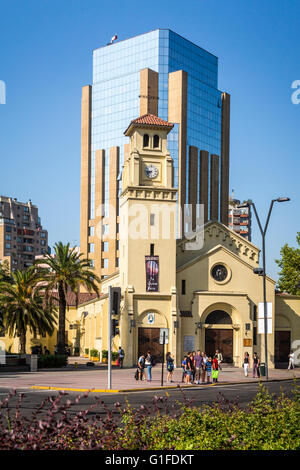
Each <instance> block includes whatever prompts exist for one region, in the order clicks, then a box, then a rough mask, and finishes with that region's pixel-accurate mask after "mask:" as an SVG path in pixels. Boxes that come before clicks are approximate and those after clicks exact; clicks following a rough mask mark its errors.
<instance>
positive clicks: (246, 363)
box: [243, 352, 250, 377]
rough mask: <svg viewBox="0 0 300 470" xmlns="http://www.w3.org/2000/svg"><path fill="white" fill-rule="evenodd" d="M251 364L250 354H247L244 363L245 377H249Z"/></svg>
mask: <svg viewBox="0 0 300 470" xmlns="http://www.w3.org/2000/svg"><path fill="white" fill-rule="evenodd" d="M249 362H250V358H249V353H248V352H245V354H244V363H243V367H244V374H245V377H248V369H249Z"/></svg>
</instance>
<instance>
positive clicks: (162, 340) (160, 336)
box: [159, 328, 169, 344]
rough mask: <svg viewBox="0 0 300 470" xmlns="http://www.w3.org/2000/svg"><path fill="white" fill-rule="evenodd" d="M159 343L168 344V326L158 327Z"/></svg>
mask: <svg viewBox="0 0 300 470" xmlns="http://www.w3.org/2000/svg"><path fill="white" fill-rule="evenodd" d="M164 333H165V343H164ZM159 344H169V328H160V332H159Z"/></svg>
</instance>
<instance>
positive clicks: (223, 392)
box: [0, 380, 300, 417]
mask: <svg viewBox="0 0 300 470" xmlns="http://www.w3.org/2000/svg"><path fill="white" fill-rule="evenodd" d="M297 383H298V384H300V380H298V381H297ZM265 385H266V387H267V388H268V390H269V391H270V393H274V394H279V393H280V392H281V390H283V391H284V392H285V393H287V394H290V392H291V390H292V389H293V387H294V382H293V381H292V380H291V381H282V382H280V381H278V382H270V383H268V384H265ZM257 390H258V384H256V383H249V384H232V385H219V386H217V387H215V386H214V387H211V386H210V387H207V386H203V388H201V389H199V388H197V389H195V388H194V389H193V387H192V386H191V388H190V389H188V390H185V391H184V394H185V396H186V398H187V399H188V400H192V404H193V405H194V406H199V405H201V404H204V403H213V402H216V401H218V400H219V399H220V398H221V396H224V397H225V398H226V399H228V400H230V401H233V400H234V399H237V397H238V403H239V404H240V405H241V406H246V405H247V404H248V403H249V402H250V401H251V400H252V399H253V397H254V396H255V394H256V392H257ZM8 391H9V390H8V389H7V388H0V400H1V401H3V399H5V397H6V396H7V394H8ZM21 392H22V393H24V398H23V401H22V413H23V414H24V415H25V416H27V417H30V416H31V414H32V412H33V411H34V410H36V409H37V407H38V406H39V405H40V403H41V401H42V400H43V399H45V398H46V397H47V396H49V395H50V396H57V395H58V393H59V392H55V391H51V392H49V391H40V390H34V391H31V390H28V389H26V390H25V389H23V390H22V389H17V396H18V395H19V394H20V393H21ZM166 393H167V394H168V396H169V402H170V404H175V407H176V408H178V407H179V404H178V403H182V402H183V401H184V399H183V395H182V392H180V390H168V391H140V392H131V393H119V394H114V393H112V394H110V393H109V394H108V393H107V394H94V393H90V394H89V395H88V397H86V398H83V399H82V400H81V401H80V403H79V404H77V405H75V406H74V407H72V412H78V411H81V410H85V409H86V408H87V407H88V406H89V405H91V404H93V403H95V396H97V397H100V398H101V400H102V401H103V402H104V403H105V405H106V406H107V407H108V408H109V409H113V410H114V409H115V407H114V403H116V402H120V403H121V405H124V404H125V403H126V400H127V401H128V402H129V403H130V404H131V405H132V406H134V407H139V406H141V405H145V404H151V403H152V402H153V398H154V397H155V396H159V397H165V396H166ZM77 396H78V393H75V392H68V395H67V397H66V398H68V399H71V400H72V401H73V400H74V399H75V398H76V397H77ZM16 401H17V397H16V398H13V399H12V400H11V402H10V408H11V409H12V410H13V409H14V408H15V404H16ZM95 413H97V414H103V415H104V414H105V413H106V412H105V410H104V409H103V406H102V405H97V407H96V408H94V409H93V410H92V411H91V412H90V413H89V415H90V416H92V415H93V414H95Z"/></svg>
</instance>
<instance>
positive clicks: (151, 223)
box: [150, 214, 155, 225]
mask: <svg viewBox="0 0 300 470" xmlns="http://www.w3.org/2000/svg"><path fill="white" fill-rule="evenodd" d="M154 224H155V214H150V225H154Z"/></svg>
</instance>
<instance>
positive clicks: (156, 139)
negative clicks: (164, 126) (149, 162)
mask: <svg viewBox="0 0 300 470" xmlns="http://www.w3.org/2000/svg"><path fill="white" fill-rule="evenodd" d="M153 148H154V149H158V148H159V136H158V135H156V134H155V136H154V137H153Z"/></svg>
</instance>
